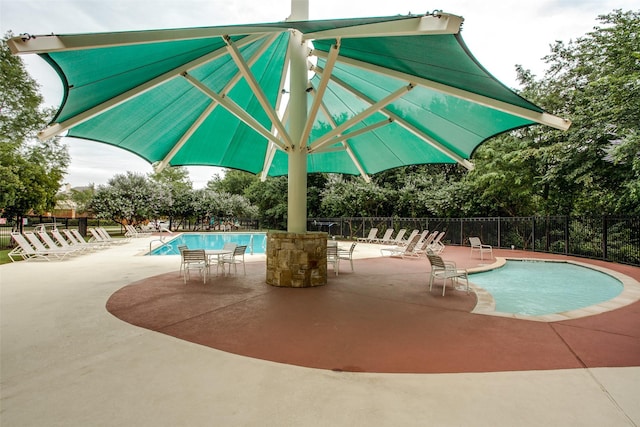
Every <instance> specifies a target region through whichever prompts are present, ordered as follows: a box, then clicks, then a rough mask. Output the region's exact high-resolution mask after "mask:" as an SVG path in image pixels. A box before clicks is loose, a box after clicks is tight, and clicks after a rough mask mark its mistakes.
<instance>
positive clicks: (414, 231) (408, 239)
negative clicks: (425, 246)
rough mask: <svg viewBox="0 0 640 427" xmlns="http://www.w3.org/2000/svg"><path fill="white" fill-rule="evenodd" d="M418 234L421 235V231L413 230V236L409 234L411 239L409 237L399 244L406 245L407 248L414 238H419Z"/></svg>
mask: <svg viewBox="0 0 640 427" xmlns="http://www.w3.org/2000/svg"><path fill="white" fill-rule="evenodd" d="M418 233H420V230H413V231H412V232H411V234H409V237H407V238H406V239H403V240H402V241H401V242H399V243H398V244H399V245H401V246H402V245H405V246H406V245H408V244H409V242H410V241H412V240H413V238H414V237H415V236H417V235H418ZM418 241H420V239H418Z"/></svg>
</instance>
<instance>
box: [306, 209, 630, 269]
mask: <svg viewBox="0 0 640 427" xmlns="http://www.w3.org/2000/svg"><path fill="white" fill-rule="evenodd" d="M374 227H376V228H378V236H381V235H382V234H383V233H384V232H385V230H387V229H388V228H390V227H392V228H394V229H395V230H396V231H397V230H399V229H401V228H406V229H407V230H409V231H411V230H413V229H418V230H440V231H445V232H446V234H445V236H444V238H443V242H445V244H451V245H467V244H468V238H469V236H478V237H480V239H481V240H482V241H483V243H486V244H489V245H492V246H494V247H496V248H514V249H521V250H531V251H536V252H548V253H554V254H564V255H574V256H580V257H586V258H595V259H602V260H606V261H613V262H619V263H623V264H631V265H640V218H638V217H608V216H607V217H598V218H595V217H569V216H550V217H517V218H506V217H496V218H389V217H368V218H363V217H357V218H310V219H309V222H308V225H307V229H308V230H310V231H325V232H327V233H329V234H330V235H333V236H343V237H345V238H347V239H356V238H358V237H367V235H368V234H369V230H370V229H371V228H374Z"/></svg>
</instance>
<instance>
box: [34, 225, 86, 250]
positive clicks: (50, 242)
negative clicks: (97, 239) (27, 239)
mask: <svg viewBox="0 0 640 427" xmlns="http://www.w3.org/2000/svg"><path fill="white" fill-rule="evenodd" d="M52 231H53V230H52ZM38 237H40V240H42V241H43V242H44V244H45V245H47V247H48V248H51V249H65V250H67V251H70V252H74V253H80V252H82V251H84V249H83V248H80V247H78V246H75V247H74V246H71V245H70V244H69V243H68V242H67V241H66V240H64V239H62V241H63V242H64V243H62V244H60V243H56V242H55V241H54V240H53V238H52V237H51V236H49V234H48V233H47V232H46V231H38ZM60 237H62V236H60Z"/></svg>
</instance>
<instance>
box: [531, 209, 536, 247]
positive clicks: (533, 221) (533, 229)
mask: <svg viewBox="0 0 640 427" xmlns="http://www.w3.org/2000/svg"><path fill="white" fill-rule="evenodd" d="M531 250H532V251H533V252H535V251H536V217H535V216H532V217H531Z"/></svg>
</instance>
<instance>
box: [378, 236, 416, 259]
mask: <svg viewBox="0 0 640 427" xmlns="http://www.w3.org/2000/svg"><path fill="white" fill-rule="evenodd" d="M418 240H420V236H418V235H417V234H416V235H415V236H413V239H411V241H410V242H409V244H408V245H406V246H392V247H389V248H382V249H380V254H381V255H382V256H385V253H387V256H393V257H397V256H399V257H401V258H404V257H409V256H410V257H418V256H420V254H418V253H417V252H415V249H416V245H417V244H418Z"/></svg>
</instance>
